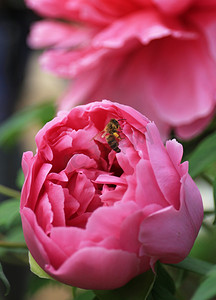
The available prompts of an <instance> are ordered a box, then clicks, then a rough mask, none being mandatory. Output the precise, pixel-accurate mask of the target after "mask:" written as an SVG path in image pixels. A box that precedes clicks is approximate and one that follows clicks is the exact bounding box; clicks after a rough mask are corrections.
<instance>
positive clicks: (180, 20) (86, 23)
mask: <svg viewBox="0 0 216 300" xmlns="http://www.w3.org/2000/svg"><path fill="white" fill-rule="evenodd" d="M26 2H27V5H28V6H29V7H30V8H32V9H34V10H35V11H37V12H38V13H40V14H41V15H43V16H45V17H48V18H49V19H47V20H44V21H41V22H39V23H37V24H35V26H33V28H32V32H31V35H30V38H29V42H30V44H31V45H32V46H33V47H38V48H41V47H50V50H48V51H46V52H45V53H44V54H43V55H42V57H41V64H42V65H43V67H44V68H46V69H48V70H50V71H53V72H55V73H56V74H58V75H59V76H62V77H66V78H73V79H74V80H73V81H72V83H71V85H70V88H69V89H68V91H67V93H66V95H65V97H64V98H63V99H62V100H61V103H60V108H63V109H70V108H72V107H73V106H74V105H76V104H80V103H86V102H89V101H92V100H101V99H104V98H107V99H110V100H115V101H118V102H121V103H123V104H128V105H132V106H133V107H134V108H136V109H138V110H139V111H140V112H142V113H144V114H145V115H146V116H148V117H149V118H150V119H151V120H154V121H155V122H156V124H157V126H158V128H159V129H160V132H161V134H162V136H163V137H166V136H167V135H168V133H169V132H170V130H171V129H172V128H174V129H175V131H176V134H177V135H178V136H179V137H181V138H185V139H187V138H191V137H193V136H194V135H196V134H198V133H199V132H200V131H201V130H203V129H204V128H205V126H207V124H208V123H209V122H210V120H211V118H212V117H213V115H214V111H215V100H216V98H215V91H216V63H215V58H216V54H215V53H216V39H215V34H216V2H215V1H212V0H193V1H192V0H184V1H183V0H182V1H178V0H168V1H167V0H166V1H158V0H128V1H122V0H94V1H93V0H52V1H48V0H26ZM51 18H53V19H57V18H58V19H63V20H66V21H68V22H65V21H64V22H61V21H59V20H52V19H51ZM72 21H75V22H72Z"/></svg>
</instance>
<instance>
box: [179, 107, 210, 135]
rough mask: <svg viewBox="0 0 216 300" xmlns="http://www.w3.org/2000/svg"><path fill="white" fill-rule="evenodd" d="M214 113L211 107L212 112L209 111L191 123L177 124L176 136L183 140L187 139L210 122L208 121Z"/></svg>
mask: <svg viewBox="0 0 216 300" xmlns="http://www.w3.org/2000/svg"><path fill="white" fill-rule="evenodd" d="M214 114H215V109H213V110H212V112H210V113H209V115H208V116H206V117H204V118H199V119H197V120H195V121H193V122H191V123H188V124H185V125H182V126H178V127H177V128H176V134H177V136H179V137H180V138H182V139H184V140H188V139H191V138H193V137H195V136H196V135H198V134H199V133H200V132H202V131H203V130H204V129H205V128H206V126H207V125H208V124H209V123H210V121H211V120H212V118H213V117H214Z"/></svg>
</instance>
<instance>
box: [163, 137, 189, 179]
mask: <svg viewBox="0 0 216 300" xmlns="http://www.w3.org/2000/svg"><path fill="white" fill-rule="evenodd" d="M166 149H167V153H168V154H169V157H170V159H171V160H172V162H173V165H174V167H175V168H176V170H177V172H178V173H179V175H180V176H181V177H182V176H183V175H185V174H186V173H188V162H187V161H185V162H184V163H181V159H182V155H183V147H182V145H181V144H180V143H178V142H177V141H176V140H175V139H173V140H169V141H167V142H166Z"/></svg>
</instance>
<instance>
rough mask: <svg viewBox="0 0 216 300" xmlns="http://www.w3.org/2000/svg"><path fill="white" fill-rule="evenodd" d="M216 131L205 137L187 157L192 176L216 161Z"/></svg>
mask: <svg viewBox="0 0 216 300" xmlns="http://www.w3.org/2000/svg"><path fill="white" fill-rule="evenodd" d="M215 150H216V133H215V132H214V133H213V134H211V135H209V136H207V137H206V138H205V139H203V140H202V141H201V142H200V143H199V144H198V146H197V147H196V149H195V150H194V151H193V152H192V153H191V154H190V155H189V157H187V159H188V160H189V173H190V175H191V176H192V177H196V176H198V175H199V174H201V173H202V172H203V171H204V170H205V169H206V168H207V167H208V166H209V165H210V164H212V163H213V162H215V161H216V151H215Z"/></svg>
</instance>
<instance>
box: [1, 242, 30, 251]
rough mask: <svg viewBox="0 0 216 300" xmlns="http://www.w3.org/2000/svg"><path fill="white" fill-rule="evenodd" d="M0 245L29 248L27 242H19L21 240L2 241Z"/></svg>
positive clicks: (2, 246) (3, 246)
mask: <svg viewBox="0 0 216 300" xmlns="http://www.w3.org/2000/svg"><path fill="white" fill-rule="evenodd" d="M0 247H1V248H10V249H13V248H22V249H28V248H27V246H26V244H25V243H19V242H8V241H0Z"/></svg>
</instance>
